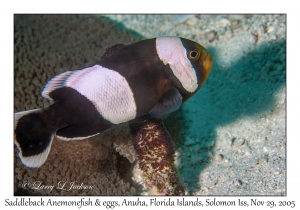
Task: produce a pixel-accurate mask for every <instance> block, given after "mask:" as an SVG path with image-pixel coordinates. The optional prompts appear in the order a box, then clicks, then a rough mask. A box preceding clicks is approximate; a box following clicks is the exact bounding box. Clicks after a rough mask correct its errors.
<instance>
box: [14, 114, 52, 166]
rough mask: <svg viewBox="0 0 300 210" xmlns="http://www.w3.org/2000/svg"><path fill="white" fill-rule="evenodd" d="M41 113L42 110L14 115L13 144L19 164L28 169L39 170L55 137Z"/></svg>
mask: <svg viewBox="0 0 300 210" xmlns="http://www.w3.org/2000/svg"><path fill="white" fill-rule="evenodd" d="M42 113H43V110H42V109H34V110H29V111H24V112H18V113H15V130H14V142H15V145H16V146H17V148H18V150H19V157H20V159H21V162H22V163H23V164H24V165H25V166H27V167H30V168H39V167H40V166H41V165H43V164H44V163H45V161H46V160H47V157H48V154H49V152H50V149H51V144H52V140H53V137H54V135H55V131H51V129H49V126H48V125H47V123H46V122H45V120H44V119H43V117H42Z"/></svg>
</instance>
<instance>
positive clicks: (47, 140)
mask: <svg viewBox="0 0 300 210" xmlns="http://www.w3.org/2000/svg"><path fill="white" fill-rule="evenodd" d="M211 67H212V59H211V56H210V54H209V53H208V51H207V50H206V49H205V48H204V47H203V46H201V45H200V44H198V43H196V42H193V41H190V40H187V39H184V38H179V37H161V38H155V39H149V40H144V41H140V42H136V43H133V44H130V45H127V46H125V45H122V44H118V45H115V46H113V47H111V48H109V49H107V51H106V53H105V55H104V56H103V57H102V59H101V60H100V61H99V62H97V63H96V64H95V65H93V66H91V67H87V68H84V69H81V70H75V71H66V72H64V73H61V74H59V75H57V76H55V77H54V78H52V79H51V80H50V81H49V82H48V83H47V84H46V86H45V87H44V90H43V91H42V96H43V97H45V98H47V99H50V100H52V101H53V102H54V103H53V104H52V105H51V106H49V107H47V108H42V109H35V110H30V111H24V112H19V113H15V144H16V146H17V147H18V149H19V157H20V159H21V161H22V163H23V164H24V165H26V166H27V167H40V166H41V165H42V164H43V163H44V162H45V161H46V159H47V156H48V154H49V151H50V148H51V144H52V140H53V137H54V135H56V137H57V138H58V139H61V140H66V141H68V140H81V139H86V138H89V137H91V136H95V135H97V134H99V133H101V132H103V131H105V130H107V129H109V128H111V127H113V126H115V125H117V124H120V123H124V122H132V121H141V120H145V119H150V118H153V117H165V116H167V115H168V114H170V113H171V112H174V111H175V110H177V109H178V108H179V107H180V105H181V104H182V103H183V102H185V101H186V100H187V99H189V98H190V97H191V96H193V95H194V94H195V93H196V92H197V91H198V90H199V89H200V87H201V86H202V85H203V83H204V82H205V80H206V79H207V77H208V75H209V73H210V69H211Z"/></svg>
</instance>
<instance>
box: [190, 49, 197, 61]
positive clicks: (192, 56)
mask: <svg viewBox="0 0 300 210" xmlns="http://www.w3.org/2000/svg"><path fill="white" fill-rule="evenodd" d="M188 56H189V59H191V60H196V59H198V58H199V57H200V52H199V51H198V50H190V51H189V54H188Z"/></svg>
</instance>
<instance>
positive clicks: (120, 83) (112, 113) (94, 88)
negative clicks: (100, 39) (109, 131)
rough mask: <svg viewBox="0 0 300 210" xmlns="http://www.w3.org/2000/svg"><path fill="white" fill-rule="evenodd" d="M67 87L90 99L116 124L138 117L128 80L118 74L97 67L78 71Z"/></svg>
mask: <svg viewBox="0 0 300 210" xmlns="http://www.w3.org/2000/svg"><path fill="white" fill-rule="evenodd" d="M65 86H67V87H71V88H73V89H75V90H77V91H78V92H79V93H80V94H82V95H84V96H85V97H86V98H88V99H89V100H90V101H91V102H92V103H93V104H94V106H95V107H96V109H97V110H98V112H99V113H100V114H101V115H102V117H104V118H105V119H106V120H109V121H110V122H112V123H114V124H119V123H122V122H127V121H129V120H131V119H134V118H135V117H136V103H135V100H134V97H133V93H132V90H131V88H130V86H129V85H128V83H127V80H126V79H125V78H124V77H123V76H121V75H120V74H119V73H118V72H116V71H114V70H110V69H107V68H104V67H102V66H100V65H95V66H92V67H89V68H85V69H83V70H79V71H76V72H75V73H74V74H72V75H71V76H70V77H69V78H68V79H67V80H66V82H65Z"/></svg>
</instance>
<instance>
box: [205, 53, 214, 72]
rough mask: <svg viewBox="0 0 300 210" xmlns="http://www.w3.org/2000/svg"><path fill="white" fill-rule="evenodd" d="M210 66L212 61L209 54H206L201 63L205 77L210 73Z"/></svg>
mask: <svg viewBox="0 0 300 210" xmlns="http://www.w3.org/2000/svg"><path fill="white" fill-rule="evenodd" d="M212 64H213V60H212V58H211V56H210V54H209V53H208V54H207V56H206V58H205V60H204V63H203V67H204V70H205V72H206V74H207V75H209V73H210V70H211V67H212Z"/></svg>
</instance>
